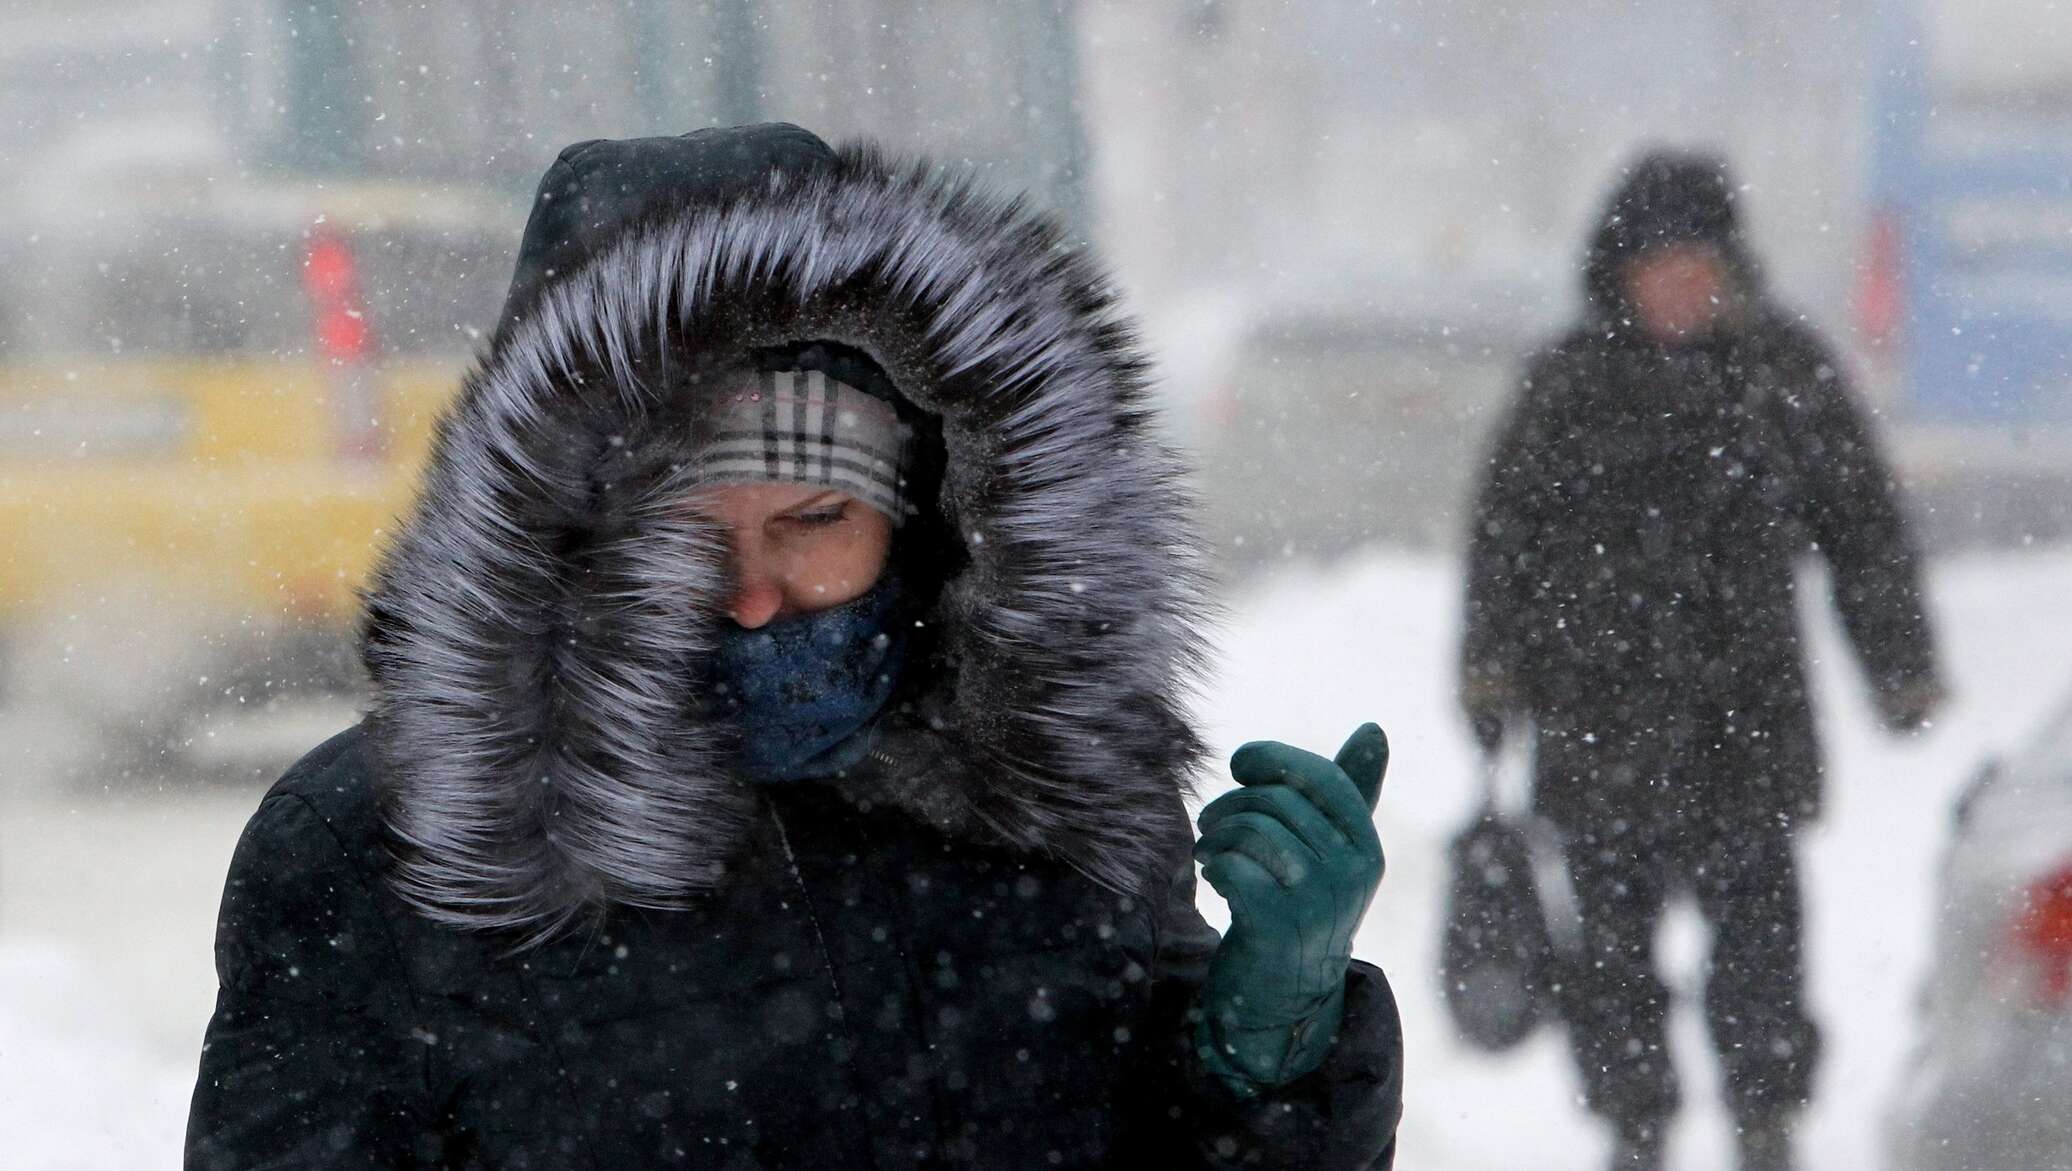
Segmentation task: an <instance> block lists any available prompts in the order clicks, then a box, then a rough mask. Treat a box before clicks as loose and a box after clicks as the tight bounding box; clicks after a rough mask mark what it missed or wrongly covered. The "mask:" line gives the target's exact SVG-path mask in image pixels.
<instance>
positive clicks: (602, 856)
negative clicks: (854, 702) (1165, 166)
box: [187, 128, 1401, 1171]
mask: <svg viewBox="0 0 2072 1171" xmlns="http://www.w3.org/2000/svg"><path fill="white" fill-rule="evenodd" d="M757 134H762V135H766V136H770V137H766V138H765V139H764V140H762V141H761V142H758V140H757V139H756V137H755V136H756V135H757ZM658 141H659V142H661V143H662V145H659V146H657V145H653V144H654V143H655V142H658ZM772 142H775V143H777V144H778V145H779V146H781V148H782V149H781V150H780V149H777V148H775V147H771V145H770V144H771V143H772ZM685 144H688V145H685ZM758 150H762V151H764V154H765V156H767V157H765V159H764V165H760V166H758V165H754V157H753V156H754V155H755V152H757V151H758ZM679 151H685V152H689V155H690V159H689V164H688V168H689V169H688V170H686V169H685V168H684V167H683V166H679V165H678V164H680V163H683V162H684V160H683V159H682V158H674V157H672V158H661V157H660V156H670V155H672V152H679ZM744 151H745V152H747V154H748V155H749V156H750V158H749V161H748V163H746V164H742V165H740V166H736V164H740V163H741V160H742V155H743V152H744ZM779 156H786V157H779ZM787 157H788V158H789V159H790V161H786V158H787ZM658 158H659V160H660V161H659V162H658V161H657V160H658ZM714 160H718V161H717V162H714ZM708 163H710V164H712V165H711V166H707V164H708ZM733 171H740V172H743V173H745V176H746V177H745V178H743V177H741V175H735V177H734V178H732V179H731V180H729V181H727V182H717V181H708V180H709V179H710V178H711V176H712V175H713V174H716V173H721V172H728V173H731V172H733ZM931 175H932V172H930V171H928V170H927V169H925V168H922V167H919V166H894V165H892V164H889V163H887V162H885V161H883V160H881V159H880V158H878V157H877V156H875V155H874V154H872V153H870V152H868V151H865V150H848V151H845V152H842V153H840V154H836V153H834V152H830V151H828V150H827V149H826V148H825V147H824V146H821V145H819V144H818V140H815V139H812V138H811V136H810V135H804V133H803V132H801V131H796V130H794V129H790V128H784V129H778V130H765V131H749V132H731V133H727V134H703V135H696V136H690V137H688V138H686V139H676V140H647V143H646V144H642V143H630V144H629V143H604V144H593V145H589V146H583V147H576V148H571V150H570V151H569V152H566V153H565V154H564V156H563V158H562V160H561V161H560V162H559V163H557V164H556V167H555V170H554V171H552V172H550V173H549V176H548V181H547V182H546V183H544V184H543V185H542V204H541V207H540V208H538V209H536V211H535V216H534V224H533V226H532V227H529V228H528V243H527V247H526V250H525V253H524V256H525V259H523V260H521V266H520V269H521V271H520V279H519V280H518V281H517V282H514V284H515V286H516V287H515V288H514V294H513V304H512V307H511V308H510V310H509V311H508V313H507V316H506V318H505V321H504V323H503V325H502V327H501V328H500V330H499V333H498V336H497V338H496V340H495V343H494V344H493V346H492V347H491V349H490V351H489V352H488V354H487V355H486V356H485V357H484V359H483V360H482V361H481V362H480V363H479V365H478V367H477V368H476V369H475V370H474V371H473V372H472V374H471V375H470V376H469V377H468V379H467V381H466V384H465V386H464V387H463V389H462V392H461V394H460V396H459V398H458V400H457V402H456V403H455V405H454V406H453V407H452V409H451V411H450V412H449V414H448V415H447V417H446V418H445V419H444V421H443V423H442V426H441V428H440V430H439V434H438V439H437V443H436V446H435V451H434V455H433V458H432V461H431V464H430V467H429V469H428V472H427V474H426V479H425V487H424V491H423V494H422V497H421V499H420V501H419V503H418V505H417V508H416V511H415V512H414V514H413V515H411V516H410V517H409V518H408V520H407V521H406V523H404V524H403V526H402V527H401V529H400V531H399V532H398V534H397V535H396V537H395V539H394V541H393V543H392V545H391V546H390V547H389V548H388V550H387V551H386V553H385V555H384V557H383V558H382V560H381V563H380V566H379V569H378V572H377V573H376V575H375V578H374V580H373V584H372V586H371V588H370V590H369V595H368V610H367V623H366V636H365V659H366V663H367V666H368V669H369V671H370V674H371V676H372V679H373V682H374V686H375V699H374V703H373V706H372V710H371V712H370V713H369V714H368V716H367V718H366V719H365V720H364V722H362V723H361V724H360V725H359V726H357V727H355V728H353V729H351V730H349V731H347V732H345V733H342V734H341V735H339V736H337V737H336V738H334V739H332V740H331V741H329V742H328V743H326V744H325V745H323V746H322V747H321V748H319V749H317V750H316V751H315V752H313V753H311V754H310V755H309V756H308V757H307V758H305V759H304V760H303V761H302V762H301V763H299V764H298V765H296V766H295V767H294V768H293V769H292V770H291V771H290V772H289V773H288V775H287V776H285V777H284V778H283V779H282V780H281V781H280V783H279V784H277V785H276V786H275V787H274V789H273V791H272V792H271V793H270V794H269V795H268V796H267V797H266V798H265V800H264V802H263V803H262V804H261V806H260V808H259V811H258V813H257V814H256V815H255V816H254V818H253V819H252V822H251V824H250V825H249V827H248V828H247V830H246V832H245V835H244V837H243V839H242V841H241V842H240V844H239V847H238V850H237V854H236V858H235V860H234V862H233V863H232V868H231V874H230V878H229V883H228V887H227V889H226V891H225V895H224V902H223V910H222V918H221V924H220V928H219V935H218V943H217V961H218V967H219V971H220V976H221V992H220V996H219V1000H218V1004H217V1010H216V1014H215V1017H214V1019H213V1021H212V1022H211V1024H210V1027H209V1031H208V1039H207V1045H206V1048H205V1051H204V1053H203V1058H202V1067H201V1076H200V1080H199V1084H198V1086H197V1088H196V1092H195V1099H194V1106H193V1113H192V1117H191V1121H190V1126H189V1135H188V1155H187V1162H188V1166H189V1167H190V1168H197V1169H200V1168H237V1169H239V1171H250V1169H254V1168H266V1167H281V1168H289V1167H293V1168H316V1167H348V1166H350V1167H367V1166H380V1167H405V1166H414V1167H496V1168H520V1167H555V1168H560V1167H595V1168H600V1169H601V1168H619V1167H648V1166H665V1165H682V1166H692V1167H713V1168H744V1169H745V1168H791V1167H799V1168H805V1167H813V1168H822V1167H879V1168H937V1167H958V1166H974V1167H987V1168H1013V1167H1030V1168H1038V1167H1041V1168H1052V1167H1133V1168H1134V1167H1153V1166H1157V1167H1166V1166H1200V1167H1227V1166H1233V1167H1234V1166H1273V1167H1286V1166H1313V1167H1347V1168H1353V1167H1386V1166H1387V1165H1388V1164H1389V1163H1390V1161H1391V1152H1392V1151H1393V1146H1394V1142H1393V1135H1394V1129H1395V1124H1396V1119H1397V1116H1398V1114H1399V1111H1400V1090H1401V1082H1400V1071H1401V1053H1400V1036H1399V1033H1398V1026H1397V1022H1396V1015H1395V1009H1394V1006H1393V1004H1392V1002H1391V999H1390V995H1389V991H1388V987H1387V984H1386V983H1385V981H1384V980H1383V978H1382V976H1381V974H1380V973H1379V972H1378V971H1376V970H1374V969H1373V968H1371V967H1368V966H1365V965H1362V964H1357V963H1356V964H1354V965H1353V969H1352V972H1351V973H1350V975H1349V977H1348V990H1347V1009H1346V1016H1345V1025H1344V1027H1343V1029H1342V1030H1341V1033H1340V1034H1339V1037H1338V1039H1337V1042H1336V1044H1335V1045H1334V1047H1333V1049H1332V1052H1331V1054H1330V1056H1329V1057H1328V1059H1327V1060H1326V1061H1325V1063H1324V1065H1323V1066H1322V1067H1321V1068H1320V1069H1318V1070H1316V1071H1315V1072H1313V1073H1311V1074H1309V1075H1307V1076H1305V1077H1303V1078H1301V1079H1299V1080H1298V1081H1296V1082H1294V1083H1291V1084H1289V1085H1287V1086H1285V1087H1282V1088H1280V1089H1279V1090H1278V1091H1274V1092H1269V1093H1266V1094H1264V1095H1262V1096H1258V1097H1254V1098H1250V1099H1243V1100H1240V1099H1237V1098H1234V1097H1231V1096H1227V1095H1226V1094H1225V1092H1224V1091H1222V1090H1221V1089H1220V1088H1219V1087H1218V1086H1217V1085H1216V1083H1214V1082H1213V1081H1212V1080H1211V1079H1207V1078H1204V1077H1203V1076H1201V1074H1200V1072H1199V1071H1198V1069H1197V1068H1196V1064H1195V1061H1194V1058H1193V1057H1192V1055H1191V1053H1190V1052H1189V1046H1188V1037H1189V1034H1190V1029H1189V1026H1188V1024H1187V1018H1188V1014H1189V1012H1190V1010H1191V1004H1192V1001H1193V996H1194V992H1195V990H1196V988H1197V987H1198V986H1199V984H1200V982H1201V979H1202V977H1203V974H1204V970H1205V967H1206V965H1207V963H1208V960H1209V958H1210V956H1211V954H1212V953H1213V950H1214V948H1215V946H1216V944H1217V937H1216V935H1215V933H1214V932H1213V931H1212V930H1211V929H1210V928H1208V927H1207V925H1206V924H1205V923H1204V922H1203V921H1202V919H1201V917H1200V916H1199V914H1198V913H1197V912H1196V910H1195V905H1194V892H1195V878H1194V869H1193V865H1192V862H1191V860H1190V858H1189V847H1190V845H1191V835H1190V831H1189V827H1188V823H1187V819H1186V814H1185V811H1184V807H1183V805H1182V797H1183V794H1184V793H1185V791H1186V788H1187V785H1188V777H1189V775H1190V771H1191V770H1192V769H1193V768H1194V767H1195V766H1196V764H1197V763H1198V757H1199V754H1200V745H1199V743H1198V741H1197V739H1196V738H1195V736H1194V735H1193V733H1192V732H1191V731H1190V730H1189V729H1188V726H1187V723H1186V721H1185V719H1184V718H1183V713H1182V711H1181V709H1180V706H1179V700H1178V697H1179V696H1180V695H1181V694H1182V693H1183V691H1184V688H1185V686H1186V684H1187V677H1188V674H1189V672H1190V671H1191V669H1192V667H1193V664H1194V661H1195V659H1196V655H1197V623H1198V622H1199V621H1200V614H1201V608H1202V607H1201V603H1200V600H1199V597H1198V594H1197V578H1196V574H1195V570H1194V569H1193V562H1192V558H1191V553H1190V542H1191V532H1190V529H1189V521H1188V516H1187V507H1186V502H1185V501H1184V499H1183V497H1182V495H1181V494H1180V492H1179V491H1178V489H1177V488H1176V486H1175V481H1174V477H1175V468H1174V464H1173V462H1172V461H1171V459H1170V458H1169V457H1168V455H1167V454H1166V453H1165V452H1164V451H1163V450H1162V448H1161V447H1160V446H1159V444H1158V443H1157V441H1156V440H1155V439H1154V438H1153V436H1152V434H1151V431H1150V428H1149V425H1148V416H1147V413H1146V411H1147V407H1146V403H1145V401H1144V395H1143V390H1142V384H1141V370H1142V367H1141V364H1140V361H1139V359H1138V358H1137V356H1136V354H1135V352H1134V350H1133V348H1132V345H1131V343H1130V339H1129V337H1128V335H1127V333H1126V331H1125V329H1124V327H1123V326H1122V325H1121V324H1120V323H1119V322H1118V321H1117V319H1116V318H1115V317H1114V315H1113V312H1112V310H1111V307H1110V298H1109V295H1108V293H1107V291H1106V288H1105V286H1104V284H1103V283H1102V282H1101V281H1100V280H1099V279H1098V278H1097V277H1096V276H1095V275H1094V274H1093V273H1092V272H1091V271H1090V269H1089V268H1088V266H1087V265H1086V264H1085V262H1084V261H1082V260H1079V259H1076V258H1073V257H1071V256H1069V255H1068V254H1067V253H1066V252H1065V251H1063V250H1062V249H1061V248H1060V247H1059V245H1058V240H1057V238H1056V236H1055V235H1054V234H1053V233H1052V231H1051V230H1050V229H1049V228H1048V227H1047V226H1045V225H1044V224H1043V223H1042V222H1041V221H1039V220H1035V219H1032V218H1030V217H1028V216H1026V215H1024V214H1023V213H1021V212H1020V211H1018V210H1017V209H1015V208H1014V207H1012V206H1009V205H1004V204H1002V203H1000V202H997V201H994V200H992V199H989V198H986V197H983V196H981V195H978V194H975V193H974V192H972V191H970V190H968V189H966V188H965V187H962V186H959V185H957V184H955V183H951V182H947V181H944V180H941V179H939V178H935V177H931ZM658 176H659V178H658ZM658 183H659V184H662V186H661V187H660V190H663V191H666V192H667V194H668V196H669V198H668V200H667V202H668V204H669V205H670V206H669V207H668V209H667V210H666V211H665V212H664V213H662V214H659V215H648V214H645V213H644V212H643V213H639V214H631V213H627V212H626V211H624V209H621V210H618V211H613V210H611V209H610V208H608V207H604V204H606V203H609V201H610V199H612V198H616V197H618V195H620V194H623V192H624V191H625V190H627V189H628V187H629V185H630V186H632V187H638V186H639V185H641V184H648V185H649V189H650V191H651V192H652V191H653V190H655V189H656V186H655V185H656V184H658ZM600 193H601V194H600ZM593 196H594V197H595V200H593ZM601 207H602V208H603V210H599V209H600V208H601ZM543 219H544V220H552V221H554V223H555V224H556V225H558V226H555V227H554V229H553V231H554V233H555V234H556V235H557V236H565V235H566V234H568V233H571V232H573V233H577V234H583V233H588V234H589V235H590V236H592V237H595V239H594V240H592V241H591V242H590V246H587V247H585V248H582V249H578V250H576V252H575V253H574V254H573V255H572V257H570V258H565V259H562V260H550V261H546V262H542V261H541V259H540V258H541V256H542V255H543V251H542V249H541V248H538V247H535V244H536V243H537V241H536V240H535V239H534V238H533V237H534V236H535V234H536V232H537V230H538V229H539V228H540V225H541V224H542V222H543ZM599 225H604V227H599ZM613 225H623V226H619V227H614V226H613ZM571 261H573V263H571ZM529 267H530V269H531V275H530V277H528V268H529ZM542 268H545V269H551V270H554V271H545V272H543V271H540V270H541V269H542ZM807 339H812V340H820V341H831V342H836V343H839V344H841V345H844V346H848V347H853V348H854V349H855V350H858V351H861V352H863V353H865V354H868V355H869V357H870V358H871V359H872V360H873V361H874V362H875V363H876V365H878V366H880V367H882V368H883V370H884V371H886V372H887V373H889V375H890V376H891V378H892V380H893V382H894V383H896V385H897V386H898V387H899V388H900V389H901V391H902V392H903V393H904V394H906V396H907V397H908V398H909V399H911V401H912V403H913V404H914V405H915V406H916V407H918V408H920V410H921V411H923V412H925V414H926V416H927V417H928V418H929V419H931V420H933V423H934V426H935V427H936V428H937V429H938V430H939V439H940V450H941V452H942V454H943V455H944V456H945V460H944V466H943V467H942V469H941V472H940V485H939V490H938V492H937V499H936V501H935V504H934V507H933V511H932V515H931V517H930V518H925V521H924V522H923V523H924V527H925V523H926V522H932V523H934V524H935V526H936V527H937V528H938V529H939V530H940V531H941V532H942V533H944V534H947V535H948V538H949V541H950V544H951V545H952V546H953V548H951V549H950V550H947V551H946V553H945V559H944V561H943V562H942V564H941V574H940V577H939V579H938V582H937V588H936V589H935V590H934V591H933V593H932V598H933V600H932V604H931V606H930V608H929V610H928V611H927V613H926V616H925V618H924V620H923V627H924V629H925V630H926V632H927V633H928V635H929V638H928V639H927V647H928V655H927V659H926V662H925V664H924V665H919V666H915V667H911V668H909V672H910V678H911V679H912V680H913V686H911V687H909V688H908V690H907V691H906V692H905V693H904V694H903V695H902V697H901V698H900V700H899V701H898V706H897V709H896V710H895V711H893V712H892V713H891V714H889V715H887V716H886V717H884V719H885V721H886V724H885V729H884V732H883V735H882V736H881V738H880V740H879V742H878V746H877V748H876V750H875V751H874V752H873V753H872V756H871V759H870V761H869V762H868V763H867V764H866V765H865V766H864V767H863V768H861V769H859V770H857V771H856V772H854V773H852V774H850V775H848V776H845V777H842V778H831V779H829V780H826V781H824V782H802V783H798V784H793V785H784V786H767V785H766V786H748V785H744V784H741V783H738V782H737V781H735V780H734V779H732V778H731V777H730V776H729V775H728V774H727V772H726V771H725V769H724V768H723V767H722V766H721V765H720V763H719V762H720V761H721V760H722V759H723V756H724V752H725V736H724V733H723V731H722V730H721V729H719V728H717V727H714V726H712V724H711V723H710V722H708V721H707V720H705V719H704V718H702V717H701V716H699V715H698V714H697V713H698V712H699V711H700V710H702V709H701V704H700V702H699V700H700V696H699V689H700V686H701V684H700V683H699V679H700V678H701V664H702V663H703V662H704V658H705V656H706V655H707V653H708V647H709V643H710V639H711V634H712V632H713V631H714V630H715V629H716V623H717V622H718V621H719V620H720V619H719V615H720V607H721V604H722V601H723V588H724V573H723V565H722V559H723V544H722V541H721V536H720V534H719V533H718V532H717V531H716V530H714V529H713V528H711V527H710V526H709V525H707V524H705V523H704V522H701V521H699V520H698V519H697V518H696V517H694V516H692V515H689V514H687V513H686V512H685V510H684V509H683V507H682V503H683V501H684V499H685V496H686V494H687V493H688V492H690V491H691V490H692V489H694V488H695V486H696V483H697V478H696V477H697V470H696V469H697V465H698V458H697V457H698V452H699V449H700V444H701V443H702V442H704V436H705V432H704V420H702V419H701V417H700V413H699V411H698V409H697V402H698V396H697V394H696V393H695V391H696V388H697V386H698V385H699V384H700V382H701V381H702V380H704V379H706V378H708V377H711V376H713V375H714V374H716V373H723V372H725V371H727V370H729V369H731V368H733V367H736V366H740V365H743V364H746V363H748V362H750V361H751V360H752V359H751V355H752V354H754V353H757V352H759V350H760V349H761V348H763V347H769V346H783V345H789V344H793V343H796V342H799V341H802V340H807ZM906 539H907V538H906V537H904V536H903V537H902V540H903V541H904V540H906Z"/></svg>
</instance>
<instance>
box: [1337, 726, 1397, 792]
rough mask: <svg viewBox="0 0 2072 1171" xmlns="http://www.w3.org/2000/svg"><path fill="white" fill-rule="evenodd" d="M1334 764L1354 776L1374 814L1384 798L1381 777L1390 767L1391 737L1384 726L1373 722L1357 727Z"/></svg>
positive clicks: (1356, 786) (1355, 784)
mask: <svg viewBox="0 0 2072 1171" xmlns="http://www.w3.org/2000/svg"><path fill="white" fill-rule="evenodd" d="M1332 763H1333V764H1336V765H1337V766H1338V767H1339V769H1340V770H1341V771H1342V772H1344V773H1345V775H1346V776H1348V777H1350V778H1351V779H1352V782H1353V787H1354V788H1356V789H1358V790H1359V791H1360V796H1361V797H1362V798H1364V799H1365V800H1366V802H1367V811H1368V812H1369V813H1372V812H1373V811H1374V805H1375V803H1376V802H1377V801H1379V800H1380V799H1381V778H1382V777H1383V775H1385V774H1386V773H1387V772H1388V769H1389V738H1388V735H1387V733H1385V732H1383V731H1382V730H1381V725H1380V724H1376V723H1372V722H1369V723H1365V724H1361V725H1360V726H1359V727H1358V728H1356V729H1354V730H1353V734H1352V736H1351V737H1350V738H1349V739H1347V740H1346V742H1345V746H1344V747H1343V748H1340V749H1339V750H1338V755H1337V756H1336V757H1335V758H1334V759H1333V760H1332Z"/></svg>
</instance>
